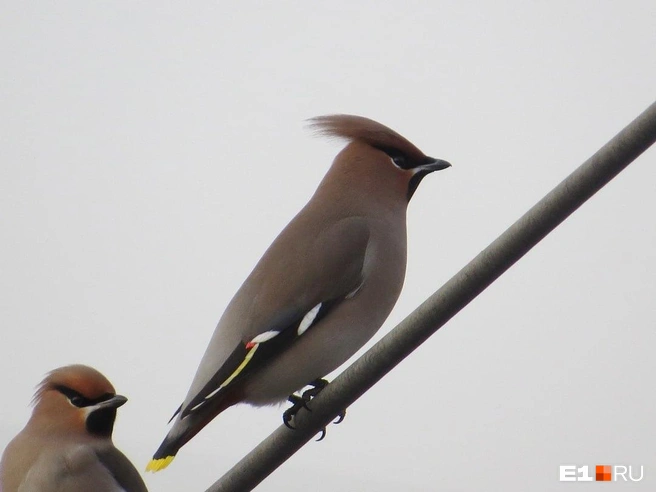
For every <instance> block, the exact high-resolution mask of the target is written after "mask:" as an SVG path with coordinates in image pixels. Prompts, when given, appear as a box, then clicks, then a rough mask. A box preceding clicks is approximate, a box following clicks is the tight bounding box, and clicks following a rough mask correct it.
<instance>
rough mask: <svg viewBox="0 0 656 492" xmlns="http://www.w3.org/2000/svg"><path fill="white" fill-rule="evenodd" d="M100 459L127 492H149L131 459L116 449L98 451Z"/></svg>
mask: <svg viewBox="0 0 656 492" xmlns="http://www.w3.org/2000/svg"><path fill="white" fill-rule="evenodd" d="M96 455H97V456H98V459H99V460H100V462H101V463H102V464H103V466H104V467H105V468H107V470H108V471H109V472H110V473H111V474H112V476H113V477H114V479H115V480H116V481H117V482H118V484H119V485H120V486H121V488H123V490H125V491H126V492H148V489H147V488H146V484H145V483H144V481H143V479H142V478H141V475H140V474H139V472H138V471H137V469H136V468H135V467H134V465H133V464H132V463H131V462H130V460H129V459H127V457H126V456H125V455H124V454H123V453H122V452H121V451H119V450H118V449H116V448H115V447H111V448H107V449H104V450H100V451H96Z"/></svg>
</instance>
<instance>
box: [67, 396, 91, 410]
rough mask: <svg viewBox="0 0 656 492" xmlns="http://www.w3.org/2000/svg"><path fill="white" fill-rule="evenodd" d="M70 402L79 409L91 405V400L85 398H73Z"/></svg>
mask: <svg viewBox="0 0 656 492" xmlns="http://www.w3.org/2000/svg"><path fill="white" fill-rule="evenodd" d="M70 402H71V403H72V404H73V405H75V406H76V407H79V408H81V407H86V406H88V405H89V400H87V399H86V398H84V397H83V396H74V397H73V398H71V399H70Z"/></svg>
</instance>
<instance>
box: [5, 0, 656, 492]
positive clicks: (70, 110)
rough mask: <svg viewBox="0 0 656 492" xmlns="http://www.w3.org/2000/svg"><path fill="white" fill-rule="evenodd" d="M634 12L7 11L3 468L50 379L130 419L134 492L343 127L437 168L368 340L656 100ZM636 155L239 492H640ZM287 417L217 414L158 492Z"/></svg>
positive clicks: (643, 448)
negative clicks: (55, 376)
mask: <svg viewBox="0 0 656 492" xmlns="http://www.w3.org/2000/svg"><path fill="white" fill-rule="evenodd" d="M655 26H656V2H654V1H653V0H645V1H627V2H619V1H598V2H591V1H585V2H583V1H571V0H568V1H564V0H560V1H549V2H546V1H545V2H526V1H495V2H476V3H467V2H461V1H435V0H432V1H426V2H409V1H403V2H397V1H386V2H373V1H372V2H352V1H332V2H324V3H322V4H321V5H320V4H318V3H315V4H312V5H310V3H309V2H300V1H299V2H239V3H236V2H234V3H233V2H221V3H219V2H214V3H213V4H207V3H197V4H193V5H192V4H188V5H187V6H186V7H181V6H180V5H177V4H173V3H168V4H167V3H164V2H161V1H157V2H104V3H101V2H66V3H63V2H49V3H46V2H38V3H36V2H35V3H32V4H26V3H23V2H21V3H19V2H11V3H10V2H3V5H2V9H1V15H0V50H1V53H2V55H1V56H2V59H1V60H2V67H3V68H2V82H1V83H2V85H1V94H2V99H1V106H0V114H2V118H1V120H0V121H1V124H2V131H1V132H0V135H1V139H2V140H1V142H0V162H1V165H2V168H1V175H0V227H1V230H2V241H1V242H0V269H1V272H2V273H1V275H2V281H1V283H0V289H1V290H0V305H1V325H2V344H1V345H0V374H2V378H1V381H0V384H1V390H2V395H3V396H2V415H1V419H0V449H3V448H4V446H5V445H6V443H7V442H8V441H9V440H10V439H11V438H12V436H13V435H15V434H16V433H17V432H18V431H19V430H20V429H21V428H22V426H23V425H24V423H25V422H26V420H27V418H28V415H29V412H30V409H29V407H28V403H29V401H30V399H31V397H32V393H33V388H34V385H35V384H37V383H38V382H39V381H40V380H41V378H42V376H43V374H44V373H45V372H47V371H48V370H50V369H53V368H55V367H57V366H60V365H64V364H68V363H73V362H82V363H87V364H90V365H93V366H95V367H96V368H98V369H99V370H101V371H102V372H104V373H105V374H106V375H107V376H108V377H109V378H110V379H111V380H112V381H113V383H114V384H115V386H116V388H117V389H118V391H119V392H120V393H123V394H125V395H127V396H128V397H129V398H130V401H129V402H128V404H127V405H125V406H124V407H123V408H121V410H120V412H119V418H118V421H117V426H116V431H115V441H116V444H117V445H118V446H119V447H120V448H121V449H122V450H124V451H125V453H126V454H127V455H128V456H129V457H130V458H131V459H132V460H133V461H134V462H135V463H136V465H137V466H138V467H139V469H143V467H145V465H146V462H147V461H148V459H149V458H150V455H151V454H152V452H153V451H154V450H155V449H156V448H157V446H158V445H159V443H160V441H161V439H162V438H163V437H164V435H165V434H166V430H167V427H166V422H167V420H168V418H169V417H170V415H171V413H172V412H173V410H175V408H176V407H177V406H178V404H179V403H180V401H181V399H182V398H183V396H184V395H185V393H186V391H187V388H188V385H189V383H190V381H191V378H192V375H193V373H194V371H195V369H196V366H197V363H198V361H199V360H200V357H201V355H202V353H203V351H204V349H205V346H206V343H207V341H208V340H209V337H210V334H211V333H212V330H213V329H214V326H215V323H216V321H217V320H218V318H219V316H220V315H221V313H222V311H223V309H224V307H225V305H226V303H227V302H228V301H229V299H230V297H231V296H232V295H233V293H234V292H235V291H236V289H237V288H238V287H239V285H240V284H241V282H242V281H243V279H244V278H245V277H246V275H247V274H248V273H249V271H250V270H251V268H252V267H253V266H254V264H255V262H256V261H257V259H258V258H259V257H260V255H261V254H262V252H263V251H264V250H265V248H266V247H267V246H268V245H269V244H270V242H271V241H272V239H273V238H274V237H275V236H276V234H277V233H278V232H279V231H280V229H281V228H282V227H283V226H284V225H285V224H286V223H287V221H288V220H289V219H290V218H291V217H292V216H293V215H294V214H295V213H296V211H297V210H298V209H299V208H300V207H301V206H302V205H303V204H304V203H305V201H306V200H307V199H308V198H309V197H310V195H311V193H312V192H313V191H314V189H315V186H316V185H317V183H318V182H319V180H320V179H321V177H322V176H323V174H324V173H325V171H326V169H327V168H328V166H329V165H330V162H331V160H332V158H333V156H334V155H335V154H336V152H337V151H338V150H339V149H340V148H341V144H338V143H334V142H333V143H330V142H326V141H321V140H317V139H313V138H311V136H310V135H309V134H308V133H307V132H306V131H305V130H304V129H303V120H304V119H306V118H309V117H312V116H315V115H320V114H326V113H336V112H347V113H355V114H360V115H365V116H368V117H371V118H374V119H376V120H379V121H381V122H383V123H385V124H387V125H389V126H391V127H392V128H394V129H396V130H397V131H399V132H400V133H402V134H403V135H405V136H407V137H408V138H409V139H410V140H411V141H413V142H414V143H415V144H417V145H418V146H419V147H420V148H421V149H422V150H424V151H425V152H426V153H427V154H429V155H433V156H435V157H441V158H444V159H447V160H449V161H451V162H452V163H453V168H452V169H450V170H448V171H445V172H441V173H437V174H435V175H432V176H430V177H429V178H427V179H426V180H425V181H424V182H423V183H422V185H421V187H420V189H419V190H418V192H417V194H416V195H415V197H414V199H413V200H412V203H411V206H410V208H409V214H408V221H409V264H408V274H407V278H406V286H405V290H404V292H403V295H402V297H401V299H400V300H399V303H398V305H397V306H396V308H395V310H394V312H393V313H392V315H391V316H390V319H389V320H388V322H387V323H386V325H385V327H384V328H383V329H382V330H381V333H380V334H382V333H383V332H387V331H388V330H389V329H390V328H392V327H393V326H394V325H395V323H396V322H398V321H400V320H401V319H402V318H403V317H404V316H405V315H407V314H408V313H409V312H410V311H411V310H412V309H413V308H414V307H415V306H416V305H418V304H419V303H420V302H421V301H422V300H423V299H425V298H426V297H427V296H428V295H429V294H431V293H432V292H433V291H434V290H436V289H437V288H438V287H439V286H440V285H441V284H442V283H443V282H445V281H446V280H447V279H448V278H449V277H450V276H451V275H453V274H454V273H455V272H456V271H457V270H458V269H460V268H461V267H462V266H463V265H464V264H465V263H466V262H467V261H469V260H470V259H471V258H472V257H473V256H474V255H476V254H477V253H478V252H479V251H480V250H481V249H483V248H484V247H485V246H486V245H487V244H488V243H489V242H490V241H491V240H493V239H494V238H495V237H496V236H497V235H498V234H500V233H501V232H502V231H503V230H504V229H505V228H506V227H507V226H508V225H510V224H511V223H512V222H513V221H514V220H515V219H516V218H518V217H519V216H520V215H521V214H522V213H524V212H525V211H526V210H527V209H528V208H529V207H530V206H531V205H533V204H534V202H536V201H537V200H538V199H539V198H541V197H542V196H543V195H544V194H545V193H546V192H547V191H549V190H550V189H551V188H552V187H553V186H554V185H556V184H557V183H558V182H559V181H560V180H561V179H563V178H564V177H565V176H566V175H567V174H568V173H569V172H570V171H572V170H573V169H574V168H575V167H576V166H577V165H578V164H580V163H581V162H582V161H583V160H585V159H586V158H587V157H589V156H590V155H591V154H592V153H593V152H594V151H596V150H597V149H598V148H599V147H600V146H601V145H603V144H604V143H605V142H606V141H607V140H608V139H609V138H611V137H612V136H613V135H614V134H615V133H616V132H617V131H619V130H620V129H621V128H622V127H624V125H625V124H627V123H628V122H629V121H630V120H631V119H633V118H634V117H635V116H637V115H638V114H639V113H640V112H641V111H642V110H643V109H645V108H646V107H647V106H648V105H649V104H650V103H651V102H652V101H653V100H654V96H655V95H656V27H655ZM655 183H656V151H655V150H654V149H651V150H650V151H648V152H647V153H646V154H645V155H644V156H643V157H641V158H640V159H638V160H637V161H636V162H635V164H633V165H632V166H631V167H629V168H628V169H627V170H626V171H625V172H624V173H623V174H621V175H620V176H619V177H618V178H617V179H616V180H615V181H613V182H612V183H611V184H610V185H609V186H608V187H607V188H605V189H604V190H603V191H602V192H600V193H599V194H598V195H597V196H595V197H594V198H593V199H592V200H591V202H589V203H588V204H587V205H585V206H584V208H583V209H581V210H580V211H578V212H577V213H576V214H575V215H574V216H572V217H571V218H570V219H569V220H568V221H567V222H566V223H565V224H564V225H563V226H561V227H560V228H559V229H557V231H556V232H555V233H553V234H552V235H551V236H549V237H548V238H547V239H546V240H545V241H543V242H542V243H541V244H540V245H539V246H538V247H537V248H536V249H535V250H534V251H532V252H531V253H529V254H528V256H527V257H525V258H524V259H523V260H522V261H520V262H519V263H518V264H517V265H516V266H515V267H513V268H512V270H511V271H509V272H508V273H507V274H506V275H504V276H503V277H502V278H501V279H500V280H499V281H498V282H496V283H495V284H493V285H492V286H491V287H490V288H489V289H488V290H487V291H486V292H485V293H484V294H483V295H481V296H480V298H478V299H476V300H475V301H474V302H473V303H472V304H471V305H470V306H469V308H467V309H466V310H465V311H463V312H462V313H460V314H459V315H458V316H456V317H455V318H454V319H453V320H452V321H451V322H450V323H449V324H448V325H447V326H446V327H445V328H444V329H443V330H442V331H440V332H439V333H438V334H437V335H436V336H434V337H433V338H432V339H431V340H430V341H429V342H427V343H426V344H425V345H424V346H423V347H422V348H421V349H420V350H419V351H417V352H416V353H415V354H413V355H412V356H411V357H410V358H409V359H408V360H406V361H405V362H404V363H403V364H402V365H400V366H399V367H398V368H397V369H396V370H395V371H394V372H393V373H392V374H390V375H389V376H388V377H386V378H385V379H384V380H383V381H382V382H381V383H380V384H379V385H378V386H376V387H375V388H374V389H373V390H372V391H370V392H369V393H368V394H366V395H365V396H364V397H363V398H362V399H361V400H360V401H358V402H357V403H356V404H354V405H353V406H352V407H351V408H350V409H349V415H348V417H347V419H346V420H345V422H344V423H343V424H342V425H341V426H332V427H330V428H329V429H328V436H327V438H326V439H325V441H324V442H322V443H319V444H316V443H311V444H309V445H308V446H307V447H306V448H304V449H303V450H302V451H301V452H299V453H298V454H297V455H296V456H294V457H293V458H292V459H291V460H290V461H289V462H287V463H286V464H285V465H284V466H283V467H282V468H280V469H279V470H278V471H277V472H276V473H275V474H274V475H272V476H271V477H270V478H269V479H268V480H267V481H266V482H265V483H264V484H263V485H262V486H261V490H271V491H285V492H295V491H307V490H314V491H326V492H327V491H334V490H344V491H347V490H348V491H350V490H378V491H397V490H412V491H424V490H513V491H514V490H518V491H519V490H544V491H552V490H554V491H558V490H570V489H571V490H574V489H576V490H584V489H586V487H587V489H588V490H590V489H591V488H594V487H597V485H594V484H593V485H590V484H588V485H583V484H575V485H572V484H561V483H559V482H558V466H559V465H560V464H578V465H585V464H589V465H594V464H597V463H599V464H626V465H628V464H630V465H634V466H637V465H644V466H645V467H646V468H645V480H644V481H643V482H641V483H639V484H633V485H634V486H633V487H623V486H622V485H619V484H617V485H612V486H610V485H609V486H608V487H611V488H612V489H613V490H623V489H625V488H626V489H628V488H631V489H632V490H634V489H635V490H654V489H655V488H654V484H655V483H656V479H655V478H654V476H655V475H656V451H655V449H654V442H656V423H655V421H654V414H655V412H656V402H655V400H654V386H655V372H656V362H655V357H654V347H655V346H656V331H655V330H654V328H655V325H656V308H655V302H654V299H655V298H656V274H655V268H656V228H655V227H654V211H655V210H656V196H655V195H656V194H655V192H656V184H655ZM281 412H282V409H278V408H267V409H259V410H254V409H251V408H250V407H246V406H239V407H234V408H232V409H230V410H228V411H226V412H225V413H224V414H223V415H221V416H220V417H219V418H218V419H216V420H215V421H214V422H213V423H212V424H211V425H210V426H208V427H207V428H206V429H205V430H204V431H203V432H202V433H201V434H200V435H199V436H198V437H197V438H196V439H194V440H193V441H192V442H191V443H190V444H188V445H187V446H186V447H185V448H183V449H182V451H181V452H180V454H179V456H178V458H177V459H176V460H175V461H174V462H173V464H172V465H171V466H170V467H169V468H168V469H167V470H165V471H163V472H161V473H159V474H157V475H148V476H147V477H146V480H147V482H148V485H149V487H150V488H151V489H152V490H153V491H170V492H173V491H195V490H204V489H205V487H207V486H209V485H210V484H211V483H212V482H213V481H214V480H215V479H216V478H218V477H219V476H220V475H221V474H222V473H223V472H224V471H225V470H227V469H228V468H229V467H230V466H232V465H233V464H234V463H235V462H236V461H238V460H239V459H240V458H241V456H242V455H244V454H245V453H246V452H247V451H248V450H249V449H251V448H252V447H253V446H255V445H256V444H257V443H258V442H259V441H260V440H261V439H263V438H264V437H265V436H267V435H268V434H269V432H270V431H272V430H273V429H274V428H276V427H277V426H278V425H279V424H280V422H281V419H280V415H281Z"/></svg>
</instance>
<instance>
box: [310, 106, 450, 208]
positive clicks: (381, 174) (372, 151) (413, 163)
mask: <svg viewBox="0 0 656 492" xmlns="http://www.w3.org/2000/svg"><path fill="white" fill-rule="evenodd" d="M309 121H310V127H311V128H312V129H313V130H314V131H315V132H316V133H318V134H320V135H324V136H328V137H337V138H342V139H346V140H347V141H348V142H349V143H348V145H347V146H346V147H345V148H344V150H342V152H340V153H339V155H338V156H337V157H336V158H335V162H334V163H333V169H331V171H333V170H334V171H333V172H332V173H331V172H329V174H330V175H331V179H334V175H335V174H336V173H341V174H342V175H344V176H345V177H346V178H347V179H349V180H351V181H352V182H353V181H355V182H358V183H362V184H363V185H365V187H367V188H369V189H370V190H371V191H372V192H375V190H378V192H382V193H390V192H392V193H396V194H397V195H398V196H399V197H402V198H403V199H404V200H405V203H407V202H408V201H409V200H410V198H412V195H413V194H414V192H415V191H416V190H417V187H418V186H419V183H420V182H421V180H422V179H423V178H424V177H425V176H426V175H428V174H430V173H432V172H433V171H439V170H442V169H446V168H448V167H451V164H449V163H448V162H446V161H443V160H441V159H435V158H433V157H429V156H427V155H425V154H424V153H423V152H422V151H421V150H419V149H418V148H417V147H416V146H415V145H414V144H412V143H411V142H410V141H408V140H407V139H406V138H404V137H403V136H401V135H399V134H398V133H396V132H395V131H394V130H392V129H390V128H388V127H386V126H385V125H382V124H380V123H378V122H376V121H373V120H370V119H368V118H364V117H362V116H354V115H347V114H337V115H328V116H318V117H315V118H312V119H310V120H309ZM389 198H390V197H389V196H387V199H389Z"/></svg>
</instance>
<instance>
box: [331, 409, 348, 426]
mask: <svg viewBox="0 0 656 492" xmlns="http://www.w3.org/2000/svg"><path fill="white" fill-rule="evenodd" d="M345 417H346V410H342V411H341V412H340V413H339V415H337V420H334V421H333V424H341V423H342V422H343V421H344V418H345Z"/></svg>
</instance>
